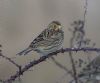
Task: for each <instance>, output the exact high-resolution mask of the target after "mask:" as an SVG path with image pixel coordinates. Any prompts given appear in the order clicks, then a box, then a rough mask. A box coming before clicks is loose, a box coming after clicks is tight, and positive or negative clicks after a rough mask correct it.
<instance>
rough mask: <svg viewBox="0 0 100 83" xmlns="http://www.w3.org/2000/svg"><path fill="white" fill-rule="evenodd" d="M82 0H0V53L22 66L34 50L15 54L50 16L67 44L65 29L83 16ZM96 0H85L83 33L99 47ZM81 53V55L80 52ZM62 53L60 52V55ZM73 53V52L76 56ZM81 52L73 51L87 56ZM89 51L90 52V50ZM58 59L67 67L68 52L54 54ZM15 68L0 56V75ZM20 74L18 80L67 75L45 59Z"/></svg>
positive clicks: (64, 79) (53, 80)
mask: <svg viewBox="0 0 100 83" xmlns="http://www.w3.org/2000/svg"><path fill="white" fill-rule="evenodd" d="M84 5H85V0H0V44H2V46H3V47H2V53H3V54H4V55H5V56H7V57H12V59H13V60H14V61H16V63H18V64H20V65H22V66H23V67H24V65H25V64H27V63H28V62H30V61H32V60H34V59H38V58H39V57H40V56H39V54H38V53H36V52H34V51H33V52H31V53H29V54H28V55H27V56H16V54H17V53H18V52H20V51H21V50H23V49H24V48H26V47H27V46H28V45H29V44H30V42H31V41H32V40H33V39H34V38H35V37H37V36H38V35H39V34H40V33H41V31H43V30H44V29H45V28H47V26H48V24H49V23H50V22H52V21H54V20H57V21H59V22H61V23H62V25H63V26H64V27H63V30H64V33H65V38H64V43H63V46H64V48H65V47H69V46H70V38H71V37H72V33H71V32H70V31H69V30H68V28H71V27H72V26H71V23H72V22H73V21H75V20H79V19H83V16H84V11H85V9H84ZM99 5H100V0H88V9H87V16H86V25H85V31H86V37H87V38H90V39H91V40H92V42H95V43H96V47H100V44H99V42H100V38H99V37H100V32H99V31H100V25H99V24H100V9H99ZM80 54H81V55H80ZM60 55H62V56H60ZM76 55H77V56H76ZM82 55H86V54H84V52H79V53H77V54H75V56H74V57H75V58H76V59H78V58H79V57H80V58H82V59H84V60H87V59H86V56H82ZM92 55H94V54H93V53H92ZM55 58H56V60H57V61H58V62H60V63H61V64H62V65H64V66H65V67H67V68H68V69H69V70H70V69H71V64H70V60H69V59H68V58H69V56H68V53H64V54H59V56H57V57H55ZM16 70H18V69H17V68H16V67H15V66H14V65H13V64H11V63H10V62H8V61H7V60H5V59H3V58H0V79H7V78H9V76H10V75H13V74H14V73H15V72H16ZM30 70H32V71H27V72H25V73H24V74H23V76H21V78H22V83H68V81H69V79H71V77H70V76H67V74H66V71H65V70H63V69H61V68H59V67H58V66H56V65H55V63H54V62H52V60H51V59H48V60H47V61H45V62H42V63H40V64H38V65H37V66H35V67H34V68H31V69H30Z"/></svg>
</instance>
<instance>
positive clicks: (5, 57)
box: [0, 53, 20, 68]
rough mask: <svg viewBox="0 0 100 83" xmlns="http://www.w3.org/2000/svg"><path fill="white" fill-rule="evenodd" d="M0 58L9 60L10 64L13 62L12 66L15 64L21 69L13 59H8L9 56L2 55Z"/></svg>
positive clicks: (0, 54)
mask: <svg viewBox="0 0 100 83" xmlns="http://www.w3.org/2000/svg"><path fill="white" fill-rule="evenodd" d="M0 56H1V57H2V58H4V59H6V60H8V61H9V62H11V63H12V64H14V65H15V66H16V67H18V68H19V67H20V65H18V64H17V63H16V62H14V61H13V60H12V59H11V58H8V57H7V56H4V55H3V54H2V53H0Z"/></svg>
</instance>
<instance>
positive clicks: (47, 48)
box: [17, 21, 64, 56]
mask: <svg viewBox="0 0 100 83" xmlns="http://www.w3.org/2000/svg"><path fill="white" fill-rule="evenodd" d="M62 28H63V26H62V25H61V23H60V22H59V21H52V22H51V23H50V24H48V26H47V28H46V29H44V30H43V31H42V32H41V33H40V34H39V35H38V36H37V37H36V38H35V39H34V40H33V41H32V42H31V43H30V44H29V46H28V47H27V48H26V49H24V50H23V51H21V52H19V53H17V55H27V54H28V53H29V52H31V51H36V52H37V53H40V54H41V55H42V56H46V55H48V54H49V53H52V52H55V51H57V50H59V49H60V48H62V43H63V41H64V31H63V29H62Z"/></svg>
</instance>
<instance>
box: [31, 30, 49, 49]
mask: <svg viewBox="0 0 100 83" xmlns="http://www.w3.org/2000/svg"><path fill="white" fill-rule="evenodd" d="M50 36H51V32H50V30H49V29H48V28H47V29H45V30H44V31H42V32H41V34H40V35H39V36H38V37H36V38H35V39H34V40H33V41H32V42H31V44H30V47H33V48H36V47H37V45H38V44H39V43H42V42H46V41H47V40H46V39H48V38H50Z"/></svg>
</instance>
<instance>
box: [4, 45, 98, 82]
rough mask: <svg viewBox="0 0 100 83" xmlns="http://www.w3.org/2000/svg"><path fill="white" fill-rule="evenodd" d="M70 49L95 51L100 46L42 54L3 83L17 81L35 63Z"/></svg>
mask: <svg viewBox="0 0 100 83" xmlns="http://www.w3.org/2000/svg"><path fill="white" fill-rule="evenodd" d="M69 51H74V52H78V51H84V52H86V51H94V52H100V48H89V47H86V48H65V49H63V48H62V49H60V50H57V51H56V52H53V53H50V54H48V55H47V56H42V57H40V58H39V59H38V60H34V61H32V62H30V63H29V64H27V65H25V67H23V68H22V69H21V70H20V71H18V72H16V73H15V74H14V75H12V76H10V78H9V79H7V80H5V81H3V83H12V82H13V81H15V79H16V78H18V77H20V76H21V75H23V73H24V72H25V71H27V70H28V69H30V68H31V67H34V66H35V65H38V64H39V63H41V62H43V61H45V60H46V59H48V58H50V57H52V56H54V55H57V54H58V53H64V52H69Z"/></svg>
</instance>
